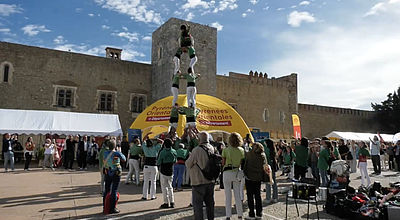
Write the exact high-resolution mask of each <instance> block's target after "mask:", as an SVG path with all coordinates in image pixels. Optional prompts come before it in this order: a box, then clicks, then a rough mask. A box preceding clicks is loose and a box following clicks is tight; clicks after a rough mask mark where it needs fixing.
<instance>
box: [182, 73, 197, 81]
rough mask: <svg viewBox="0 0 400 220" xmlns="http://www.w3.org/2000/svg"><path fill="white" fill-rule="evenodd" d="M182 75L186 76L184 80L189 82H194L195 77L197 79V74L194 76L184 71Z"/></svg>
mask: <svg viewBox="0 0 400 220" xmlns="http://www.w3.org/2000/svg"><path fill="white" fill-rule="evenodd" d="M183 77H185V78H186V81H187V82H188V83H189V82H192V83H195V82H196V79H197V76H195V75H194V74H193V73H185V74H183Z"/></svg>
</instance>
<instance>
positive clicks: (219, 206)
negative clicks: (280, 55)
mask: <svg viewBox="0 0 400 220" xmlns="http://www.w3.org/2000/svg"><path fill="white" fill-rule="evenodd" d="M371 164H372V163H371V161H369V165H371ZM20 166H21V165H17V169H16V171H14V172H8V173H5V172H4V169H3V168H0V169H1V172H0V179H1V181H0V209H1V215H0V219H13V220H14V219H69V218H70V219H109V218H110V219H176V220H178V219H193V217H192V216H193V212H192V209H191V208H189V207H188V206H189V204H190V199H191V190H190V188H186V189H184V191H182V192H176V193H175V205H176V208H174V209H159V207H160V205H161V204H162V203H163V199H162V194H161V191H160V187H159V185H158V186H157V199H156V200H148V201H142V200H141V197H142V187H141V186H139V187H138V186H135V185H125V184H124V180H125V179H124V177H125V175H126V171H124V172H123V176H122V177H123V178H122V180H123V182H121V184H120V187H119V192H120V194H121V198H120V201H119V203H118V208H119V209H120V210H121V213H120V214H117V215H107V216H105V215H103V214H102V213H101V212H102V197H101V195H100V186H99V179H100V174H99V172H98V171H97V169H96V168H92V169H89V170H87V171H78V170H75V171H67V170H64V169H58V170H56V171H51V170H42V169H41V168H33V169H32V170H31V171H29V172H26V171H23V169H22V168H21V167H20ZM35 166H37V165H35V164H33V165H32V167H35ZM369 172H370V173H372V167H369ZM279 175H280V172H278V176H279ZM359 178H360V175H359V173H356V174H351V181H352V182H351V185H352V186H354V187H358V186H359V184H360V179H359ZM371 180H372V181H375V180H378V181H381V183H382V185H383V186H386V185H388V184H389V182H390V181H399V180H400V178H399V174H398V173H397V172H392V171H383V172H382V174H381V175H380V176H372V177H371ZM278 183H279V191H284V189H285V188H287V187H288V186H290V182H288V181H286V180H284V179H279V180H278ZM215 188H216V191H215V200H216V204H215V216H216V219H225V218H224V217H225V201H224V200H225V196H224V191H223V190H221V191H219V190H218V188H219V186H216V187H215ZM262 199H263V200H265V192H264V193H262ZM263 206H264V208H263V214H264V215H263V219H272V220H273V219H275V220H277V219H284V218H285V195H284V194H280V195H279V202H278V203H275V204H271V205H267V204H264V205H263ZM288 209H289V211H288V218H289V219H306V218H307V214H306V213H307V204H306V203H300V205H299V212H300V217H298V216H297V213H296V208H295V205H294V203H293V202H292V201H290V202H289V208H288ZM319 210H320V212H319V216H320V218H321V219H337V218H335V217H333V216H330V215H328V214H326V213H325V212H324V211H321V210H323V206H322V204H320V205H319ZM233 213H235V209H233ZM246 216H247V212H245V217H246ZM316 218H317V214H316V208H315V205H310V219H316ZM233 219H237V215H234V216H233Z"/></svg>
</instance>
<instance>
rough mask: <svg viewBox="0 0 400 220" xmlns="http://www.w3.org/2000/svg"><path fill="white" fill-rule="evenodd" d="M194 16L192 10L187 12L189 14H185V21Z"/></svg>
mask: <svg viewBox="0 0 400 220" xmlns="http://www.w3.org/2000/svg"><path fill="white" fill-rule="evenodd" d="M193 18H194V14H193V13H192V12H189V14H188V15H187V16H186V20H187V21H191V20H192V19H193Z"/></svg>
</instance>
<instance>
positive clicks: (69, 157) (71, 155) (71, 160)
mask: <svg viewBox="0 0 400 220" xmlns="http://www.w3.org/2000/svg"><path fill="white" fill-rule="evenodd" d="M74 157H75V152H74V151H72V152H67V168H68V169H72V166H73V165H74V159H75V158H74Z"/></svg>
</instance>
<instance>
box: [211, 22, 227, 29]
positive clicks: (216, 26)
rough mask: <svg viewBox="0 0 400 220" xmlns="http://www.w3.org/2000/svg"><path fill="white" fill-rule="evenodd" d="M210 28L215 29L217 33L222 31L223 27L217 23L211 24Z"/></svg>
mask: <svg viewBox="0 0 400 220" xmlns="http://www.w3.org/2000/svg"><path fill="white" fill-rule="evenodd" d="M210 26H211V27H214V28H217V31H222V28H224V26H223V25H221V24H220V23H218V22H214V23H211V25H210Z"/></svg>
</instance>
